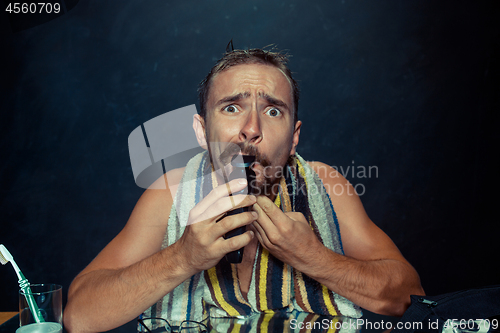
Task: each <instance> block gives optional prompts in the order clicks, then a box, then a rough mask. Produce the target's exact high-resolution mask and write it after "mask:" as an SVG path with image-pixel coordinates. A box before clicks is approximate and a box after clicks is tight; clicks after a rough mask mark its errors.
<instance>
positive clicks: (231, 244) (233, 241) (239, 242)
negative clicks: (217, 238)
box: [221, 230, 255, 253]
mask: <svg viewBox="0 0 500 333" xmlns="http://www.w3.org/2000/svg"><path fill="white" fill-rule="evenodd" d="M254 237H255V233H254V232H253V231H252V230H248V231H246V232H245V233H244V234H241V235H239V236H234V237H231V238H228V239H223V240H221V242H223V243H224V252H225V253H229V252H231V251H235V250H238V249H241V248H242V247H245V246H247V245H248V243H250V242H251V241H252V239H253V238H254Z"/></svg>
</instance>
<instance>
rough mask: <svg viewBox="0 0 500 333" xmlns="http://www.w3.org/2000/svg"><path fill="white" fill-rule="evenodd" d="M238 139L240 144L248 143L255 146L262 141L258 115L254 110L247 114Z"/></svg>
mask: <svg viewBox="0 0 500 333" xmlns="http://www.w3.org/2000/svg"><path fill="white" fill-rule="evenodd" d="M239 138H240V141H241V142H246V141H248V142H249V143H252V144H257V143H259V142H260V141H261V140H262V129H261V124H260V119H259V115H258V112H257V111H256V110H252V111H251V112H249V113H248V116H247V117H246V119H245V123H244V124H243V127H242V128H241V130H240V135H239Z"/></svg>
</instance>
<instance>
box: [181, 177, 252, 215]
mask: <svg viewBox="0 0 500 333" xmlns="http://www.w3.org/2000/svg"><path fill="white" fill-rule="evenodd" d="M246 186H247V180H246V179H244V178H238V179H234V180H232V181H230V182H229V183H227V184H222V185H219V186H217V187H216V188H214V189H213V190H212V191H211V192H210V193H209V194H208V195H207V196H206V197H205V198H203V200H201V201H200V202H199V203H198V204H197V205H196V206H195V207H194V208H193V209H192V210H191V212H192V214H193V216H194V217H196V216H199V215H201V214H202V213H203V212H204V211H206V210H207V209H208V208H209V207H210V206H212V205H213V204H214V203H215V202H216V201H217V200H219V199H221V198H224V197H229V194H230V193H236V192H238V191H241V190H242V189H244V188H245V187H246ZM233 201H234V202H236V201H237V200H236V199H233Z"/></svg>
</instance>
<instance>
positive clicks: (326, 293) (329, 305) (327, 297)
mask: <svg viewBox="0 0 500 333" xmlns="http://www.w3.org/2000/svg"><path fill="white" fill-rule="evenodd" d="M321 287H322V288H323V299H324V300H325V305H326V308H327V310H328V312H329V313H330V314H331V315H332V316H338V313H337V311H335V307H334V306H333V304H332V301H331V299H330V290H328V288H327V287H326V286H325V285H321Z"/></svg>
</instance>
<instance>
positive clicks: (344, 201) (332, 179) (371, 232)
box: [308, 162, 405, 261]
mask: <svg viewBox="0 0 500 333" xmlns="http://www.w3.org/2000/svg"><path fill="white" fill-rule="evenodd" d="M308 164H309V166H311V168H312V169H313V170H314V171H315V172H316V173H317V174H318V176H319V177H320V179H321V180H322V182H323V185H324V186H325V189H326V191H327V193H328V195H329V196H330V199H331V201H332V205H333V208H334V209H335V213H336V214H337V218H338V221H339V227H340V233H341V236H342V243H343V246H344V251H345V254H346V255H348V256H351V257H353V258H357V259H362V260H374V259H383V258H385V259H387V258H391V259H398V260H401V261H405V259H404V258H403V257H402V256H401V253H400V252H399V250H398V249H397V247H396V246H395V245H394V243H393V242H392V240H391V239H390V238H389V237H388V236H387V235H386V234H385V233H384V232H383V231H382V230H381V229H380V228H379V227H377V226H376V225H375V224H374V223H373V222H372V221H371V219H370V218H369V217H368V215H367V214H366V211H365V209H364V207H363V204H362V203H361V199H360V198H359V196H358V195H357V194H356V191H355V189H354V187H353V186H352V185H351V183H349V181H348V180H347V179H345V177H344V176H342V174H341V173H340V172H338V171H337V170H336V169H335V168H333V167H331V166H328V165H327V164H325V163H322V162H308Z"/></svg>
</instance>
